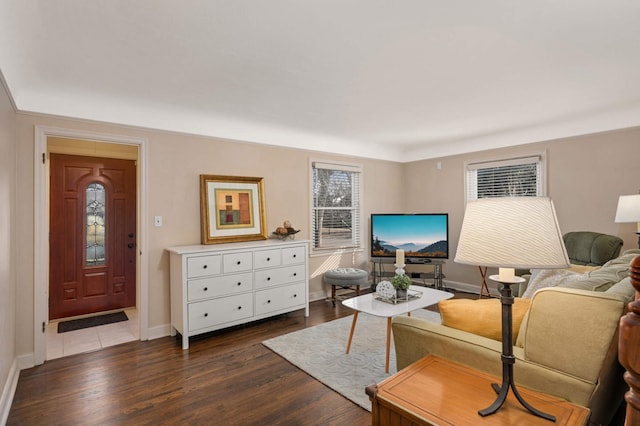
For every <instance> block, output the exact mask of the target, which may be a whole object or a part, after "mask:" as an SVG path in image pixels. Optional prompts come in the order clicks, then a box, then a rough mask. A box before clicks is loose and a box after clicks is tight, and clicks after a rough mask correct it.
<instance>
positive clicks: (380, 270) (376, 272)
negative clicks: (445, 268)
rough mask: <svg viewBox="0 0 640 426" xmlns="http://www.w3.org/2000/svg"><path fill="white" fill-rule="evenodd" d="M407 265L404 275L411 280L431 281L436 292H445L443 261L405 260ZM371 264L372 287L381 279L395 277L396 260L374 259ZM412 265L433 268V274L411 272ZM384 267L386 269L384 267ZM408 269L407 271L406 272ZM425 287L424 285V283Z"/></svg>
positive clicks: (389, 258)
mask: <svg viewBox="0 0 640 426" xmlns="http://www.w3.org/2000/svg"><path fill="white" fill-rule="evenodd" d="M406 262H407V264H406V265H405V273H406V275H408V276H410V277H411V278H412V279H422V280H427V279H432V280H433V285H432V287H433V288H435V289H437V290H445V291H446V290H447V289H446V288H445V287H444V286H443V284H442V279H443V278H444V277H445V276H444V274H443V272H442V265H444V260H440V259H415V258H413V259H410V258H407V260H406ZM371 263H373V285H374V286H376V285H378V282H380V281H382V279H383V278H386V277H389V278H391V277H393V276H394V275H395V273H396V272H395V271H396V267H395V266H394V264H395V263H396V260H395V259H394V258H391V257H376V258H372V259H371ZM413 265H426V266H431V267H433V272H411V267H412V266H413ZM385 266H386V267H385ZM407 269H408V270H407ZM425 285H428V284H426V282H425Z"/></svg>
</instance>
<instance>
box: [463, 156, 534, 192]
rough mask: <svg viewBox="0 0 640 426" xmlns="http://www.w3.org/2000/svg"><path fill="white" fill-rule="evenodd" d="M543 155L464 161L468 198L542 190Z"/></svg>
mask: <svg viewBox="0 0 640 426" xmlns="http://www.w3.org/2000/svg"><path fill="white" fill-rule="evenodd" d="M544 170H545V167H544V155H532V156H527V157H518V158H509V159H504V160H497V161H486V162H477V163H468V164H467V165H466V184H467V187H466V194H467V200H476V199H479V198H490V197H529V196H530V197H536V196H543V195H545V194H544V188H545V185H544Z"/></svg>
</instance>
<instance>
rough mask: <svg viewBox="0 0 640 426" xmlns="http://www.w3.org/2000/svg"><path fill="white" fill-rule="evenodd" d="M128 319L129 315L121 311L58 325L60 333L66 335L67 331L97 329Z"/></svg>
mask: <svg viewBox="0 0 640 426" xmlns="http://www.w3.org/2000/svg"><path fill="white" fill-rule="evenodd" d="M128 319H129V318H128V317H127V314H125V313H124V311H120V312H114V313H112V314H104V315H97V316H95V317H88V318H80V319H76V320H70V321H61V322H59V323H58V333H66V332H67V331H74V330H80V329H83V328H90V327H97V326H99V325H105V324H112V323H115V322H121V321H127V320H128Z"/></svg>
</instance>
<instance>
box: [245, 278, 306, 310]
mask: <svg viewBox="0 0 640 426" xmlns="http://www.w3.org/2000/svg"><path fill="white" fill-rule="evenodd" d="M304 286H305V283H297V284H291V285H286V286H282V287H274V288H269V289H266V290H260V291H256V305H255V311H256V315H263V314H268V313H269V312H275V311H279V310H282V309H287V308H291V307H294V306H299V305H303V304H304V303H305V300H304V299H305V297H304V295H305V289H304Z"/></svg>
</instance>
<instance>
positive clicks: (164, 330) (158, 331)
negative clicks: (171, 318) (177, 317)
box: [147, 324, 171, 340]
mask: <svg viewBox="0 0 640 426" xmlns="http://www.w3.org/2000/svg"><path fill="white" fill-rule="evenodd" d="M170 335H171V324H164V325H159V326H157V327H150V328H148V329H147V337H148V338H149V340H153V339H160V338H161V337H167V336H170Z"/></svg>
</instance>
